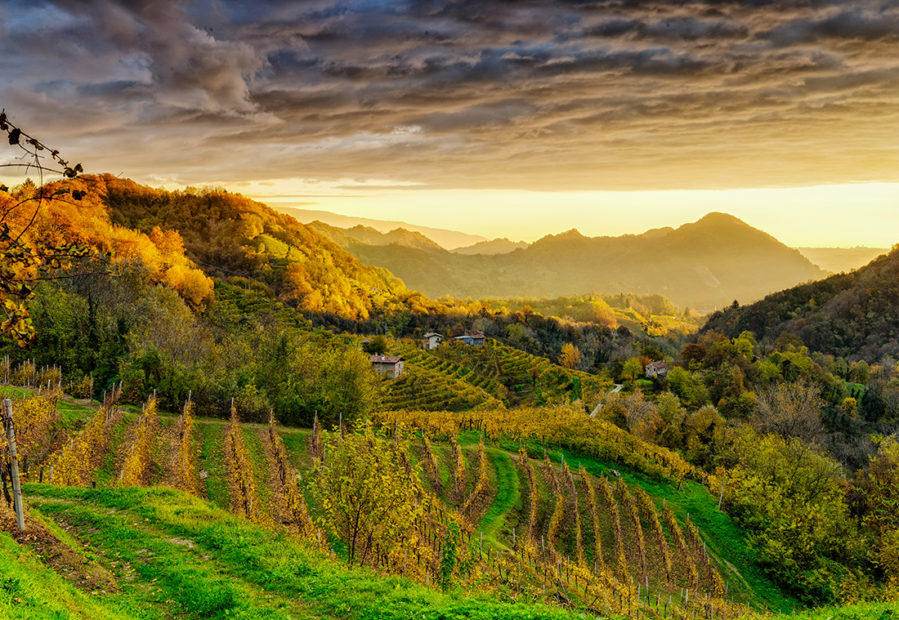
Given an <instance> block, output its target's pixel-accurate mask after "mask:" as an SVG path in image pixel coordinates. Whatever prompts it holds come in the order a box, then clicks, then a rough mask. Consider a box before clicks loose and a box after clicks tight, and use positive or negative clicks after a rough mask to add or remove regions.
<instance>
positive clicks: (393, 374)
mask: <svg viewBox="0 0 899 620" xmlns="http://www.w3.org/2000/svg"><path fill="white" fill-rule="evenodd" d="M368 361H369V362H371V367H372V368H374V369H375V371H376V372H377V373H378V374H379V375H387V378H388V379H396V378H397V377H399V376H400V375H402V374H403V358H402V357H400V356H398V355H379V354H375V355H372V356H371V357H370V358H368Z"/></svg>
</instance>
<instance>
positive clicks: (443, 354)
mask: <svg viewBox="0 0 899 620" xmlns="http://www.w3.org/2000/svg"><path fill="white" fill-rule="evenodd" d="M431 355H432V356H434V357H438V358H440V359H442V360H445V361H449V362H452V363H454V364H456V365H458V366H461V367H463V368H469V369H471V371H472V373H473V374H475V375H477V376H479V377H482V378H483V379H484V380H487V381H489V382H491V383H494V384H498V385H500V386H501V387H502V388H504V392H503V393H504V394H506V395H507V396H506V399H505V400H506V401H507V403H508V404H513V405H543V404H546V403H550V402H571V401H574V400H576V399H579V398H580V399H583V400H585V401H592V400H593V399H595V398H596V397H597V396H598V395H599V394H601V393H603V392H605V391H607V390H608V388H609V387H610V384H609V382H608V381H606V380H603V379H601V378H599V377H597V376H595V375H591V374H589V373H586V372H582V371H579V370H572V369H569V368H565V367H563V366H559V365H558V364H553V363H552V362H550V361H549V360H547V359H546V358H543V357H538V356H535V355H531V354H529V353H526V352H524V351H522V350H520V349H516V348H513V347H510V346H507V345H504V344H502V343H500V342H498V341H496V340H493V339H488V340H487V342H486V343H485V344H484V345H483V346H461V345H451V346H443V347H440V348H439V349H437V350H436V351H435V352H433V353H432V354H431Z"/></svg>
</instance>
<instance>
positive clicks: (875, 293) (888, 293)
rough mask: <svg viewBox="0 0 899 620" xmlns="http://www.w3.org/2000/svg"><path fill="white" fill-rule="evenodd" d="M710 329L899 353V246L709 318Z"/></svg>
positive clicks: (871, 356)
mask: <svg viewBox="0 0 899 620" xmlns="http://www.w3.org/2000/svg"><path fill="white" fill-rule="evenodd" d="M703 330H705V331H711V330H714V331H720V332H723V333H725V334H727V335H729V336H736V335H737V334H739V333H741V332H743V331H746V330H748V331H752V332H753V333H755V335H756V336H757V337H758V338H759V340H760V341H766V342H773V341H774V340H776V339H777V338H778V337H779V336H780V335H782V334H795V335H797V336H799V337H800V338H801V339H802V341H803V342H804V343H805V344H806V345H807V346H808V347H809V348H810V349H811V350H813V351H821V352H822V353H830V354H832V355H838V356H843V357H846V358H850V359H854V358H863V359H867V360H879V359H881V358H882V357H884V356H890V357H891V358H892V359H893V362H892V363H895V359H896V358H899V247H897V248H896V249H894V250H893V251H892V252H890V253H889V254H887V255H884V256H881V257H879V258H877V259H875V260H874V261H873V262H872V263H870V264H869V265H866V266H865V267H862V268H861V269H858V270H856V271H853V272H851V273H842V274H838V275H834V276H831V277H829V278H827V279H824V280H821V281H819V282H812V283H810V284H804V285H802V286H796V287H793V288H790V289H787V290H784V291H780V292H778V293H774V294H772V295H769V296H767V297H766V298H765V299H763V300H762V301H759V302H756V303H754V304H750V305H748V306H742V307H739V308H728V309H726V310H724V311H723V312H718V313H715V314H714V315H712V316H711V317H710V318H709V321H708V322H707V323H706V325H705V326H704V327H703Z"/></svg>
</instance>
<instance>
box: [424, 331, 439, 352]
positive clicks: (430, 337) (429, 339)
mask: <svg viewBox="0 0 899 620" xmlns="http://www.w3.org/2000/svg"><path fill="white" fill-rule="evenodd" d="M441 342H443V336H441V335H440V334H438V333H437V332H428V333H427V334H425V335H424V336H422V341H421V348H422V349H427V350H429V351H431V350H433V349H436V348H437V347H439V346H440V343H441Z"/></svg>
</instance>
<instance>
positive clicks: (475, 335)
mask: <svg viewBox="0 0 899 620" xmlns="http://www.w3.org/2000/svg"><path fill="white" fill-rule="evenodd" d="M465 335H466V336H468V337H469V338H483V337H484V332H481V331H470V332H465Z"/></svg>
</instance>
